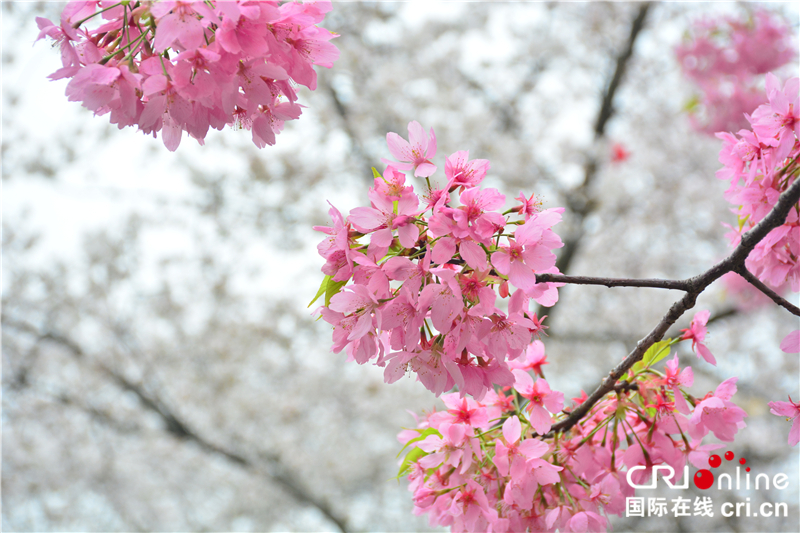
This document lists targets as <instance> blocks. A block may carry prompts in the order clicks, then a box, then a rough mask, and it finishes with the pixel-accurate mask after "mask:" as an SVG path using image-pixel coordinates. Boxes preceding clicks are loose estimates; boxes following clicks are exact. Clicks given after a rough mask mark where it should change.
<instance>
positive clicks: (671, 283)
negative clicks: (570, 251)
mask: <svg viewBox="0 0 800 533" xmlns="http://www.w3.org/2000/svg"><path fill="white" fill-rule="evenodd" d="M546 282H555V283H569V284H573V285H604V286H606V287H608V288H611V287H651V288H654V289H672V290H677V291H688V290H689V289H690V288H691V286H690V284H689V282H688V281H686V280H675V279H630V278H595V277H590V276H565V275H563V274H536V283H546Z"/></svg>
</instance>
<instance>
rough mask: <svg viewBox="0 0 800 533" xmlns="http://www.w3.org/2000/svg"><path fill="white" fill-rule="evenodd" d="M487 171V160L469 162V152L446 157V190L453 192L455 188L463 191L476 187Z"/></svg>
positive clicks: (460, 152)
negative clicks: (460, 188) (463, 189)
mask: <svg viewBox="0 0 800 533" xmlns="http://www.w3.org/2000/svg"><path fill="white" fill-rule="evenodd" d="M487 170H489V161H488V160H487V159H473V160H472V161H469V151H467V150H462V151H459V152H456V153H454V154H453V155H451V156H450V157H448V158H447V160H446V161H445V164H444V176H445V177H446V178H447V188H448V189H449V190H454V189H456V188H457V187H463V188H465V189H468V188H471V187H476V186H478V185H479V184H480V182H481V181H483V178H484V177H485V176H486V171H487Z"/></svg>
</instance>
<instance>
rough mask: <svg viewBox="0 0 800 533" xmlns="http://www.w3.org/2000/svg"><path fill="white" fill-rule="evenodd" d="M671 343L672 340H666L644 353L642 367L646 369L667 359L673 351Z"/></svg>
mask: <svg viewBox="0 0 800 533" xmlns="http://www.w3.org/2000/svg"><path fill="white" fill-rule="evenodd" d="M671 341H672V339H666V340H663V341H661V342H657V343H655V344H653V345H652V346H651V347H650V348H648V349H647V351H646V352H644V357H642V365H643V366H644V367H645V368H649V367H651V366H653V365H654V364H656V363H658V362H659V361H661V360H662V359H664V358H665V357H667V356H668V355H669V352H670V351H671V350H672V349H671V348H670V342H671Z"/></svg>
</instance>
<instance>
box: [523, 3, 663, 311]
mask: <svg viewBox="0 0 800 533" xmlns="http://www.w3.org/2000/svg"><path fill="white" fill-rule="evenodd" d="M649 9H650V4H649V3H643V4H642V5H641V6H640V7H639V12H638V13H637V14H636V17H635V18H634V19H633V22H631V29H630V32H629V34H628V41H627V43H626V44H625V48H624V49H623V50H622V51H621V52H620V53H619V55H618V56H617V62H616V67H615V68H614V73H613V74H612V76H611V79H610V80H609V81H608V85H606V88H605V90H604V91H603V95H602V98H601V101H600V110H599V111H598V113H597V118H596V120H595V124H594V138H595V141H599V140H600V139H602V138H603V137H604V136H605V131H606V124H607V123H608V121H609V120H610V119H611V118H612V117H613V116H614V97H615V95H616V94H617V90H618V89H619V86H620V83H621V82H622V78H623V75H624V74H625V70H626V68H627V66H628V62H629V61H630V59H631V57H632V56H633V48H634V45H635V44H636V39H637V38H638V36H639V33H641V31H642V29H643V28H644V23H645V19H646V18H647V12H648V11H649ZM597 170H598V163H597V159H596V157H595V156H594V155H589V156H588V158H587V161H586V163H585V164H584V168H583V183H581V184H580V185H579V186H578V187H576V188H575V189H573V190H571V191H570V192H569V193H568V194H567V206H568V207H569V210H570V211H571V212H572V214H573V216H574V217H575V219H574V227H575V228H576V229H575V231H574V232H572V234H571V235H569V236H568V237H566V238H565V239H564V247H563V248H562V249H561V253H560V254H559V256H558V260H557V261H556V267H557V268H558V270H559V272H568V271H569V267H570V265H571V264H572V260H573V258H574V257H575V252H576V251H577V250H578V248H579V246H580V243H581V241H582V240H583V237H584V234H585V232H584V229H583V224H584V221H585V220H586V217H588V216H589V215H590V214H591V213H592V212H593V211H594V210H595V209H596V208H597V203H596V202H595V201H594V199H592V198H590V197H589V195H588V190H589V187H590V186H591V185H592V183H593V182H594V178H595V176H596V175H597ZM554 310H555V308H551V309H550V310H549V311H548V313H549V314H550V317H551V318H552V316H553V312H554ZM542 312H543V308H542V307H541V306H540V307H539V308H538V309H537V314H539V315H541V314H542Z"/></svg>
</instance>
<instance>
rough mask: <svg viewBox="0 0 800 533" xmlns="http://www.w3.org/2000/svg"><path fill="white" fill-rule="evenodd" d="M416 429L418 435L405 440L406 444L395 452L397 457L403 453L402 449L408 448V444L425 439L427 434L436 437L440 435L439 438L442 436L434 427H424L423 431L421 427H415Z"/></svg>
mask: <svg viewBox="0 0 800 533" xmlns="http://www.w3.org/2000/svg"><path fill="white" fill-rule="evenodd" d="M416 431H419V432H420V433H419V437H414V438H413V439H411V440H410V441H408V442H406V445H405V446H403V448H402V449H401V450H400V451H399V452H398V453H397V457H400V455H401V454H402V453H403V450H405V449H406V448H408V446H409V445H410V444H414V443H415V442H419V441H421V440H425V439H427V438H428V435H436V436H437V437H440V438H442V434H441V433H439V432H438V431H437V430H436V428H428V429H426V430H425V431H423V430H421V429H417V430H416Z"/></svg>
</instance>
